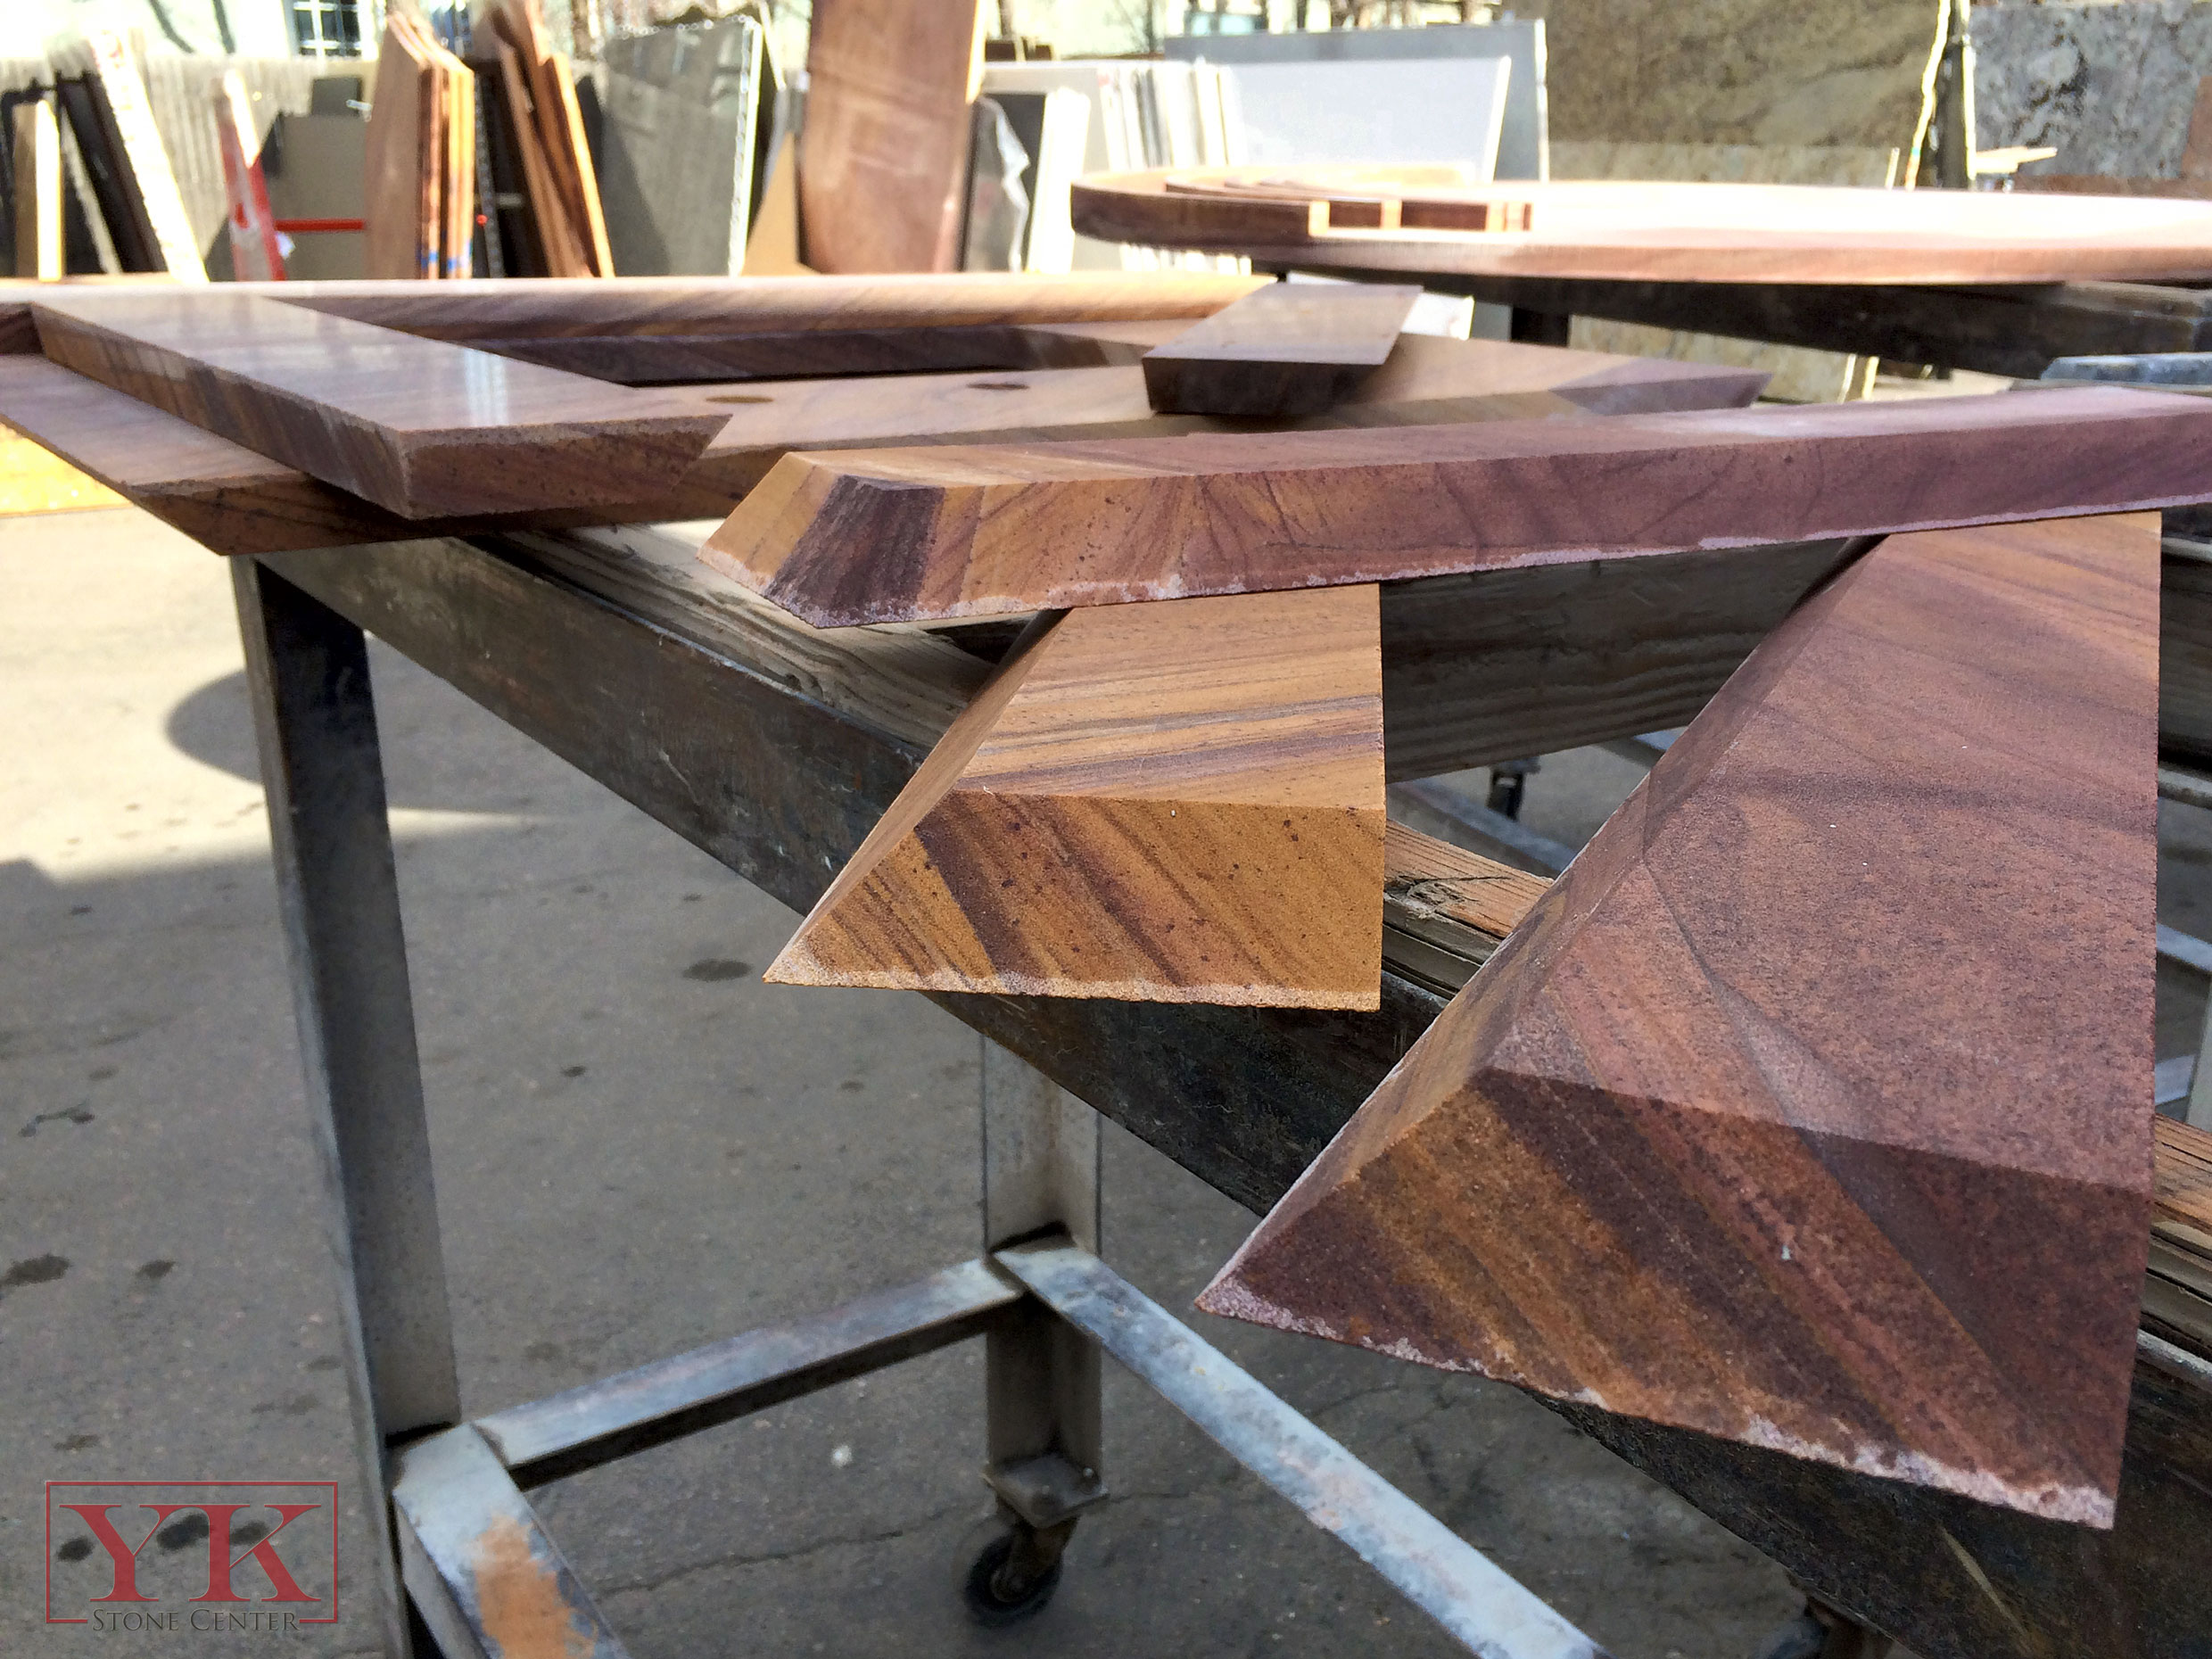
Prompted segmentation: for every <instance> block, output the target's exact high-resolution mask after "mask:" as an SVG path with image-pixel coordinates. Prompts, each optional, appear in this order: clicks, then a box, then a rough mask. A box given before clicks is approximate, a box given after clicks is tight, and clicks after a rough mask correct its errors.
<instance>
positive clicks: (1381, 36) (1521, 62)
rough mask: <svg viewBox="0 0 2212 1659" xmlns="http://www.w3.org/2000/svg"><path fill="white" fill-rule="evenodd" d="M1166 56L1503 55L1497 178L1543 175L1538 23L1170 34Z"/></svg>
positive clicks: (1290, 59) (1231, 61)
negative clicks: (1507, 66)
mask: <svg viewBox="0 0 2212 1659" xmlns="http://www.w3.org/2000/svg"><path fill="white" fill-rule="evenodd" d="M1160 45H1161V47H1162V49H1163V50H1165V51H1166V53H1167V54H1168V57H1169V58H1170V59H1171V60H1172V59H1178V58H1179V59H1185V60H1189V59H1203V60H1205V61H1206V62H1209V63H1221V64H1228V65H1238V64H1247V63H1368V62H1402V61H1406V60H1413V59H1451V58H1507V59H1510V60H1511V61H1512V62H1513V77H1512V79H1511V80H1510V81H1509V82H1508V83H1507V85H1506V112H1505V120H1504V125H1503V126H1502V127H1501V128H1499V133H1498V169H1497V173H1496V177H1499V178H1548V177H1551V172H1550V167H1549V163H1548V143H1549V136H1548V135H1549V130H1550V128H1549V125H1548V120H1547V119H1546V113H1545V105H1544V72H1545V64H1544V25H1543V22H1542V21H1540V20H1531V21H1521V22H1512V23H1487V24H1484V23H1470V24H1444V25H1440V26H1432V27H1430V28H1427V29H1315V30H1312V31H1309V32H1306V33H1299V34H1283V35H1177V36H1172V37H1169V38H1168V39H1167V40H1164V41H1162V42H1161V43H1160Z"/></svg>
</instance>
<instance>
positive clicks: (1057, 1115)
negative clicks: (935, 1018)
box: [969, 1037, 1106, 1620]
mask: <svg viewBox="0 0 2212 1659" xmlns="http://www.w3.org/2000/svg"><path fill="white" fill-rule="evenodd" d="M979 1041H980V1042H981V1044H982V1077H983V1247H984V1249H985V1250H986V1251H989V1250H1000V1249H1003V1248H1004V1247H1005V1246H1006V1245H1008V1244H1011V1243H1015V1242H1019V1241H1021V1240H1024V1239H1030V1238H1036V1237H1038V1236H1040V1235H1045V1234H1052V1233H1054V1232H1055V1231H1057V1232H1061V1233H1065V1234H1067V1235H1068V1237H1069V1239H1070V1240H1072V1241H1073V1242H1075V1243H1076V1244H1077V1245H1079V1246H1081V1247H1082V1248H1083V1249H1085V1250H1092V1251H1095V1250H1097V1249H1098V1243H1099V1159H1098V1114H1097V1113H1096V1112H1094V1111H1093V1110H1091V1109H1090V1108H1089V1107H1088V1106H1086V1105H1085V1104H1084V1103H1083V1102H1081V1101H1078V1100H1077V1099H1076V1098H1075V1097H1074V1096H1073V1095H1071V1094H1068V1093H1067V1092H1066V1091H1065V1090H1063V1089H1061V1087H1060V1086H1059V1085H1056V1084H1054V1083H1052V1081H1051V1080H1050V1079H1049V1078H1047V1077H1045V1076H1044V1074H1043V1073H1041V1072H1039V1071H1037V1070H1036V1069H1035V1068H1033V1067H1031V1066H1030V1065H1029V1064H1028V1063H1027V1062H1026V1061H1020V1060H1017V1059H1016V1058H1015V1057H1014V1056H1013V1055H1011V1054H1010V1053H1008V1052H1006V1051H1005V1050H1004V1049H1003V1048H1001V1047H999V1045H998V1044H995V1043H993V1042H992V1041H991V1040H990V1039H989V1038H987V1037H986V1038H981V1039H979ZM984 1347H985V1358H984V1367H985V1378H986V1381H985V1415H986V1447H987V1452H986V1457H987V1461H986V1465H985V1467H984V1478H985V1479H986V1481H988V1482H990V1485H991V1489H992V1490H994V1491H995V1492H996V1493H997V1494H998V1498H999V1505H1000V1510H1001V1513H1002V1515H1003V1516H1004V1517H1005V1519H1006V1520H1007V1522H1008V1523H1009V1524H1010V1528H1011V1531H1010V1532H1009V1534H1008V1537H1007V1539H1006V1540H1005V1541H1004V1548H1003V1550H1001V1551H1000V1552H999V1553H998V1555H997V1557H996V1559H994V1558H993V1552H991V1551H986V1552H985V1557H984V1559H983V1560H982V1561H980V1562H978V1573H977V1574H976V1575H971V1578H970V1587H969V1603H970V1607H971V1608H973V1609H974V1610H975V1611H976V1612H977V1614H978V1616H981V1617H983V1618H985V1619H986V1620H993V1619H995V1618H996V1617H999V1616H1003V1617H1004V1618H1006V1619H1009V1620H1011V1619H1013V1618H1019V1617H1020V1616H1022V1615H1023V1614H1026V1613H1028V1612H1032V1611H1035V1610H1036V1608H1039V1607H1042V1606H1043V1605H1044V1601H1045V1599H1046V1597H1049V1596H1050V1595H1051V1594H1052V1587H1053V1586H1054V1584H1056V1583H1057V1582H1058V1581H1059V1574H1060V1558H1061V1551H1063V1550H1064V1549H1065V1548H1067V1545H1068V1540H1069V1538H1070V1537H1072V1536H1073V1534H1074V1532H1075V1525H1076V1521H1077V1517H1078V1516H1079V1515H1081V1514H1082V1513H1083V1511H1084V1510H1085V1509H1087V1508H1089V1507H1090V1506H1092V1505H1094V1504H1095V1503H1099V1502H1101V1501H1102V1500H1103V1499H1104V1498H1105V1496H1106V1486H1105V1482H1104V1480H1103V1478H1102V1474H1101V1473H1100V1471H1101V1469H1102V1466H1103V1465H1102V1457H1101V1450H1102V1447H1101V1438H1100V1436H1101V1430H1100V1408H1099V1388H1100V1356H1099V1347H1098V1344H1097V1343H1096V1342H1095V1341H1092V1340H1091V1339H1090V1338H1089V1337H1086V1336H1085V1335H1084V1334H1083V1333H1081V1332H1079V1331H1077V1330H1076V1329H1075V1328H1074V1327H1073V1326H1072V1325H1069V1324H1068V1322H1067V1321H1066V1320H1064V1319H1061V1318H1060V1317H1059V1316H1057V1315H1055V1314H1053V1313H1052V1311H1051V1310H1050V1309H1048V1308H1044V1307H1043V1306H1042V1305H1040V1304H1035V1303H1031V1304H1027V1305H1025V1306H1023V1307H1021V1308H1018V1309H1016V1310H1015V1311H1014V1312H1013V1313H1012V1314H1011V1315H1010V1316H1008V1317H1007V1318H1006V1320H1005V1321H1004V1322H1003V1324H1002V1325H998V1326H996V1327H995V1328H994V1329H993V1330H992V1331H991V1332H990V1333H989V1334H988V1335H986V1337H985V1339H984ZM986 1568H987V1570H986Z"/></svg>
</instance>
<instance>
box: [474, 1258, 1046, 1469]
mask: <svg viewBox="0 0 2212 1659" xmlns="http://www.w3.org/2000/svg"><path fill="white" fill-rule="evenodd" d="M1022 1300H1025V1298H1024V1297H1023V1295H1022V1292H1021V1290H1020V1288H1019V1286H1018V1285H1015V1284H1011V1283H1008V1281H1007V1280H1006V1278H1005V1276H1004V1275H1002V1274H1000V1273H998V1272H996V1271H995V1270H994V1269H993V1268H992V1267H991V1265H990V1263H989V1262H987V1261H981V1260H978V1261H964V1262H962V1263H961V1264H960V1265H959V1266H958V1267H947V1268H945V1270H944V1271H943V1272H941V1273H933V1274H931V1275H929V1277H928V1278H926V1279H922V1280H919V1281H917V1282H916V1283H912V1284H908V1285H903V1286H901V1287H900V1288H898V1289H896V1290H891V1291H878V1292H873V1293H872V1294H870V1295H867V1296H860V1297H855V1298H854V1300H851V1301H849V1302H846V1303H845V1304H844V1305H843V1306H842V1307H839V1308H832V1309H830V1310H829V1312H828V1313H823V1314H817V1315H815V1316H813V1317H811V1318H805V1319H794V1320H791V1321H788V1323H785V1324H782V1325H763V1326H761V1327H760V1328H759V1329H757V1330H753V1331H747V1333H744V1334H743V1335H742V1336H734V1337H731V1338H730V1340H729V1341H724V1342H716V1343H714V1344H712V1345H710V1346H708V1347H706V1348H697V1349H692V1350H691V1351H690V1352H689V1353H686V1354H678V1355H675V1356H674V1357H673V1358H668V1359H663V1360H658V1361H656V1362H655V1363H654V1364H652V1365H649V1366H639V1367H638V1368H637V1369H636V1370H634V1371H625V1372H623V1373H621V1374H619V1375H616V1376H611V1377H607V1378H603V1379H602V1380H600V1381H599V1382H587V1383H585V1384H584V1385H583V1386H582V1387H580V1388H573V1389H569V1390H567V1391H565V1392H563V1393H559V1394H555V1395H551V1396H549V1398H547V1399H540V1400H532V1401H531V1402H530V1403H529V1404H528V1405H524V1406H514V1407H509V1408H508V1409H507V1410H505V1411H497V1412H493V1413H492V1414H491V1416H488V1417H479V1418H478V1419H476V1422H475V1429H476V1431H477V1432H479V1433H480V1434H482V1435H483V1440H484V1442H485V1444H486V1445H488V1446H489V1447H490V1448H491V1451H492V1453H493V1455H494V1456H496V1457H498V1459H499V1462H500V1463H501V1464H502V1465H505V1467H506V1469H507V1471H508V1474H509V1475H510V1476H512V1478H513V1480H514V1482H515V1483H516V1485H517V1486H518V1487H523V1488H529V1487H532V1486H542V1485H543V1484H545V1482H548V1481H557V1480H559V1479H560V1478H562V1477H563V1476H564V1475H570V1474H575V1473H579V1472H580V1471H582V1470H585V1469H592V1468H597V1467H598V1465H601V1464H605V1463H612V1462H614V1461H615V1459H616V1458H620V1457H629V1456H630V1455H631V1453H633V1452H640V1451H643V1450H645V1449H647V1448H648V1447H652V1446H659V1445H663V1444H664V1443H665V1442H667V1441H669V1440H680V1439H681V1438H682V1437H683V1436H685V1435H687V1434H696V1433H697V1432H699V1431H700V1430H702V1429H711V1428H713V1427H714V1425H715V1424H722V1423H728V1422H730V1420H731V1419H732V1418H736V1417H742V1416H747V1415H748V1414H749V1413H752V1412H755V1411H760V1410H762V1409H763V1408H765V1407H769V1406H774V1405H778V1404H780V1403H781V1402H782V1401H784V1400H787V1399H796V1398H797V1397H798V1396H800V1395H802V1394H811V1393H813V1392H814V1391H816V1390H818V1389H825V1388H829V1387H831V1386H833V1385H835V1384H837V1383H839V1382H846V1380H848V1379H849V1378H852V1377H856V1376H860V1375H863V1374H865V1373H867V1372H871V1371H876V1370H880V1369H881V1368H882V1367H884V1366H895V1365H897V1364H898V1363H899V1362H900V1361H901V1360H904V1359H912V1358H916V1357H918V1356H920V1355H922V1354H927V1353H932V1352H934V1351H936V1350H937V1349H940V1348H946V1347H949V1346H951V1345H952V1344H953V1343H954V1342H962V1341H967V1340H968V1339H969V1338H970V1337H972V1336H977V1335H980V1334H982V1333H984V1332H985V1331H986V1330H988V1329H991V1328H993V1327H994V1326H995V1325H996V1324H997V1323H998V1322H999V1321H1001V1320H1002V1319H1003V1317H1004V1316H1006V1315H1007V1314H1008V1313H1009V1311H1010V1310H1011V1308H1013V1306H1014V1305H1015V1304H1016V1303H1017V1302H1019V1301H1022Z"/></svg>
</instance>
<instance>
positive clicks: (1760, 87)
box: [1516, 0, 1978, 182]
mask: <svg viewBox="0 0 2212 1659" xmlns="http://www.w3.org/2000/svg"><path fill="white" fill-rule="evenodd" d="M1948 7H1949V0H1665V3H1664V4H1655V3H1654V0H1546V3H1545V4H1544V5H1543V6H1542V12H1543V16H1544V20H1545V21H1544V29H1545V36H1546V41H1547V45H1548V59H1549V61H1548V68H1547V75H1546V82H1547V94H1548V102H1549V105H1550V115H1551V137H1552V141H1553V143H1554V144H1558V143H1559V142H1560V141H1561V140H1563V139H1564V140H1568V141H1573V140H1577V139H1612V140H1615V141H1624V140H1634V141H1639V142H1643V143H1647V144H1762V145H1763V144H1818V145H1823V146H1828V145H1861V146H1863V145H1871V146H1873V147H1874V148H1877V149H1897V150H1902V152H1904V153H1905V157H1906V166H1905V175H1904V176H1905V177H1906V179H1907V181H1908V182H1909V181H1910V180H1911V175H1912V170H1913V169H1912V158H1913V157H1914V156H1915V155H1916V154H1917V153H1918V150H1919V141H1920V138H1921V136H1922V135H1923V134H1924V133H1925V131H1926V128H1927V120H1928V113H1929V108H1930V105H1931V103H1932V99H1933V86H1934V81H1933V74H1934V68H1935V63H1936V56H1937V54H1938V50H1939V48H1940V45H1941V43H1942V39H1943V35H1944V20H1945V17H1946V15H1947V12H1948ZM1977 9H1978V8H1977ZM1516 10H1519V11H1522V12H1523V14H1527V13H1530V12H1533V11H1534V10H1535V8H1534V7H1533V6H1523V7H1518V8H1516ZM1552 172H1553V177H1565V176H1566V175H1564V174H1563V173H1561V172H1560V170H1559V167H1558V161H1557V158H1556V155H1555V157H1554V161H1553V167H1552Z"/></svg>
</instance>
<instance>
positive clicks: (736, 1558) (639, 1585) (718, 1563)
mask: <svg viewBox="0 0 2212 1659" xmlns="http://www.w3.org/2000/svg"><path fill="white" fill-rule="evenodd" d="M974 1507H975V1505H974V1502H973V1500H972V1499H962V1501H961V1502H959V1503H956V1504H947V1505H945V1506H944V1507H943V1508H941V1509H933V1510H931V1511H930V1512H929V1514H928V1515H921V1516H919V1517H917V1518H916V1519H914V1520H912V1521H906V1522H902V1523H900V1524H899V1525H897V1526H895V1527H891V1528H888V1529H887V1530H886V1531H880V1532H860V1533H854V1534H851V1535H848V1536H845V1537H839V1538H825V1539H817V1540H816V1541H814V1542H813V1543H811V1544H799V1545H796V1546H794V1547H793V1548H789V1549H777V1550H770V1551H768V1552H767V1553H766V1554H764V1555H758V1556H747V1555H739V1554H736V1553H734V1552H733V1553H732V1554H730V1555H727V1556H714V1557H713V1558H712V1559H711V1560H706V1561H695V1562H692V1563H690V1564H688V1565H686V1566H681V1567H677V1568H674V1569H673V1570H672V1571H670V1572H664V1573H663V1574H662V1575H661V1576H660V1577H658V1578H655V1579H637V1580H633V1581H630V1582H628V1583H623V1584H610V1585H608V1586H607V1588H606V1589H603V1590H598V1591H595V1592H594V1594H595V1595H597V1596H598V1597H600V1598H601V1599H605V1598H607V1597H615V1596H627V1595H630V1594H632V1593H633V1592H636V1591H639V1590H656V1589H662V1588H663V1587H664V1586H666V1585H670V1584H673V1583H675V1582H676V1581H678V1580H679V1579H686V1578H689V1577H691V1576H692V1575H693V1574H694V1573H699V1572H713V1571H714V1569H716V1568H717V1567H733V1568H734V1567H757V1566H764V1565H767V1564H770V1563H772V1562H778V1561H797V1560H801V1559H803V1558H804V1557H805V1556H814V1555H820V1554H821V1552H822V1551H823V1550H825V1549H837V1548H843V1547H846V1546H857V1545H862V1544H887V1543H889V1542H891V1541H892V1540H893V1539H900V1538H904V1537H905V1536H906V1535H907V1534H908V1533H909V1532H918V1531H921V1530H922V1529H923V1528H925V1527H929V1526H934V1525H936V1524H937V1523H938V1522H940V1521H943V1520H944V1519H945V1518H946V1517H947V1516H949V1515H958V1514H959V1513H961V1512H962V1511H963V1510H972V1509H973V1508H974Z"/></svg>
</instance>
